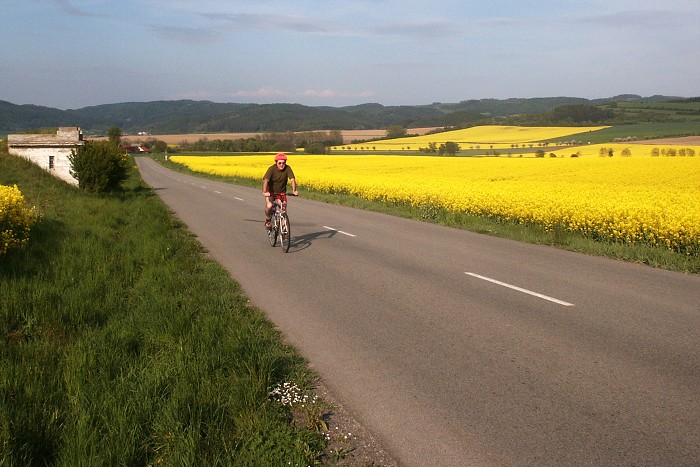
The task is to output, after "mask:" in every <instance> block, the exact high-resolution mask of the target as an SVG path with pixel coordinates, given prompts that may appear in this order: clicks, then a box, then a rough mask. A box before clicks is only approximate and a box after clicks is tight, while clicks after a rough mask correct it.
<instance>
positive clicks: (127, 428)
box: [0, 154, 325, 466]
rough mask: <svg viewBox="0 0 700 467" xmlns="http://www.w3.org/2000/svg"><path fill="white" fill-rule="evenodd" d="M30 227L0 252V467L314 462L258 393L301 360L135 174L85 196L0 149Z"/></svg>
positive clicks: (295, 376)
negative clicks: (22, 241) (118, 186)
mask: <svg viewBox="0 0 700 467" xmlns="http://www.w3.org/2000/svg"><path fill="white" fill-rule="evenodd" d="M0 184H3V185H12V184H17V185H18V186H19V188H20V190H21V191H22V193H23V195H24V196H25V198H26V199H27V201H28V203H30V204H31V205H34V206H36V207H37V210H38V212H39V214H40V215H41V218H40V220H39V221H38V222H37V224H36V225H35V226H34V228H33V230H32V232H31V236H30V243H29V245H27V246H26V247H25V248H23V249H20V250H17V251H13V252H11V253H10V254H9V255H6V256H3V257H0V465H8V466H11V465H71V466H73V465H144V466H145V465H157V464H165V465H265V466H267V465H290V464H291V465H313V464H315V463H317V462H319V459H321V457H322V452H323V449H324V446H325V440H324V437H323V434H322V433H321V432H319V431H318V430H314V429H307V428H306V427H298V426H296V425H295V424H294V423H293V418H294V413H293V410H292V409H291V408H290V407H288V406H285V405H283V404H280V403H279V402H278V401H275V400H273V399H272V398H271V397H270V394H269V392H270V389H271V388H272V387H274V386H275V385H277V384H280V383H283V382H287V381H293V382H295V383H296V384H299V385H300V386H301V387H302V388H304V387H306V386H305V385H309V384H311V381H312V379H313V375H312V374H311V372H310V371H309V370H308V367H307V364H306V362H305V361H304V360H303V359H302V358H301V357H299V356H298V354H297V353H296V352H295V351H294V350H293V349H291V348H289V347H288V346H286V345H285V344H284V343H283V341H282V337H281V335H280V334H279V333H278V332H277V331H276V330H275V329H274V327H273V326H272V325H271V324H270V323H269V322H268V321H267V320H266V319H265V317H264V315H263V314H262V312H261V311H259V310H257V309H255V308H253V307H252V306H250V305H249V304H248V302H247V300H246V298H245V296H244V295H243V293H242V291H241V290H240V289H239V287H238V285H237V284H236V283H235V282H233V281H232V280H231V279H230V277H229V275H228V274H227V272H226V271H225V270H224V269H223V268H222V267H220V266H219V265H218V264H217V263H215V262H213V261H210V260H208V259H206V256H205V252H204V251H203V250H202V248H201V247H200V245H199V244H198V242H197V241H196V239H195V238H193V236H192V235H191V234H190V233H189V232H188V231H187V229H186V228H185V227H184V225H182V224H181V223H179V222H177V221H174V220H173V218H172V216H171V215H170V213H169V212H168V211H167V209H166V208H165V206H164V205H163V204H162V203H161V201H160V200H159V199H158V197H157V196H155V195H154V194H153V193H152V191H151V190H150V189H148V188H146V187H144V186H143V185H142V182H141V181H140V178H139V176H138V173H137V172H136V171H134V173H132V175H131V177H130V179H129V181H128V182H127V183H126V184H125V186H124V189H123V190H121V191H119V192H116V193H111V194H105V195H90V194H86V193H83V192H81V191H79V190H77V189H75V188H73V187H70V186H68V185H67V184H65V183H63V182H61V181H59V180H57V179H55V178H53V177H52V176H51V175H49V174H47V173H45V172H44V171H43V170H41V169H39V168H38V167H36V166H34V165H33V164H31V163H29V162H27V161H25V160H23V159H20V158H17V157H14V156H7V155H6V154H4V155H0Z"/></svg>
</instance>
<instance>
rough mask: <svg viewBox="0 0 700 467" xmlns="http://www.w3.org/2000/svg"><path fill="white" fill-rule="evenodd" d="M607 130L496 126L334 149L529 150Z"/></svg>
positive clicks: (598, 128) (593, 127)
mask: <svg viewBox="0 0 700 467" xmlns="http://www.w3.org/2000/svg"><path fill="white" fill-rule="evenodd" d="M605 128H608V127H605V126H591V127H522V126H498V125H484V126H476V127H471V128H464V129H460V130H452V131H445V132H440V133H433V134H427V135H423V136H411V137H406V138H395V139H388V140H380V141H371V142H365V143H357V144H348V145H344V146H336V147H334V148H333V149H335V150H342V149H345V150H363V149H364V150H368V149H372V150H377V151H396V150H412V151H418V150H419V148H421V147H427V146H428V144H430V143H435V144H437V145H440V144H443V143H446V142H448V141H450V142H453V143H457V144H459V145H460V146H461V147H462V149H469V148H472V149H474V148H477V147H478V148H479V149H503V148H512V147H514V146H515V145H518V146H521V145H522V147H529V146H530V145H536V143H538V142H549V143H557V142H561V140H562V139H563V140H570V139H572V138H574V135H575V139H576V140H582V141H584V142H587V140H586V139H585V136H586V134H588V133H591V132H595V131H598V130H602V129H605Z"/></svg>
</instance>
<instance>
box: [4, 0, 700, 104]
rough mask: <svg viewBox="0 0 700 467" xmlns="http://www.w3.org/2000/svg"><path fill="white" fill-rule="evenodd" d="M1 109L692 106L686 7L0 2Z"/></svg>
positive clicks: (541, 1) (693, 21) (696, 51)
mask: <svg viewBox="0 0 700 467" xmlns="http://www.w3.org/2000/svg"><path fill="white" fill-rule="evenodd" d="M0 19H2V24H3V26H2V29H3V32H2V35H3V41H2V42H3V45H2V48H1V49H0V50H1V52H0V100H5V101H9V102H12V103H14V104H36V105H44V106H48V107H56V108H60V109H70V108H74V109H75V108H81V107H85V106H90V105H99V104H109V103H117V102H145V101H154V100H175V99H195V100H211V101H214V102H241V103H260V104H263V103H280V102H287V103H300V104H304V105H310V106H320V105H328V106H334V107H339V106H346V105H356V104H362V103H368V102H377V103H380V104H384V105H403V104H405V105H421V104H430V103H432V102H459V101H462V100H468V99H482V98H497V99H504V98H509V97H525V98H526V97H552V96H571V97H585V98H598V97H611V96H614V95H617V94H622V93H633V94H640V95H643V96H650V95H654V94H665V95H677V96H683V97H691V96H700V26H699V25H700V1H698V0H663V1H658V0H654V1H648V0H634V1H632V0H630V1H623V0H595V1H591V0H579V1H568V0H558V1H554V0H522V1H501V0H489V1H481V0H471V1H464V0H463V1H458V0H432V1H420V2H418V1H414V0H318V1H311V0H308V1H292V0H255V1H247V2H241V1H235V0H234V1H223V0H217V1H213V0H198V1H184V0H138V1H137V0H118V1H113V0H4V1H3V8H2V10H1V12H0Z"/></svg>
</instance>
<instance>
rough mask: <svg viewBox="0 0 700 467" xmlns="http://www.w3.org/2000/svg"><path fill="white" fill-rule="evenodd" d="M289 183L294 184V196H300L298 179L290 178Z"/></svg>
mask: <svg viewBox="0 0 700 467" xmlns="http://www.w3.org/2000/svg"><path fill="white" fill-rule="evenodd" d="M289 181H290V182H292V193H294V196H297V195H299V192H298V191H297V179H296V178H290V179H289Z"/></svg>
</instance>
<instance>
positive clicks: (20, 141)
mask: <svg viewBox="0 0 700 467" xmlns="http://www.w3.org/2000/svg"><path fill="white" fill-rule="evenodd" d="M83 144H85V141H83V133H82V132H81V131H80V128H78V127H61V128H59V129H58V131H57V132H56V134H55V135H7V148H8V152H9V153H10V154H14V155H16V156H20V157H24V158H25V159H29V160H30V161H32V162H34V163H35V164H36V165H38V166H39V167H41V168H42V169H44V170H46V171H48V172H49V173H51V174H53V175H54V176H56V177H58V178H60V179H61V180H63V181H65V182H68V183H70V184H72V185H77V184H78V180H76V179H75V178H74V177H73V176H72V175H71V174H70V160H69V159H68V156H70V154H71V151H72V150H73V149H75V148H77V147H78V146H82V145H83Z"/></svg>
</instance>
